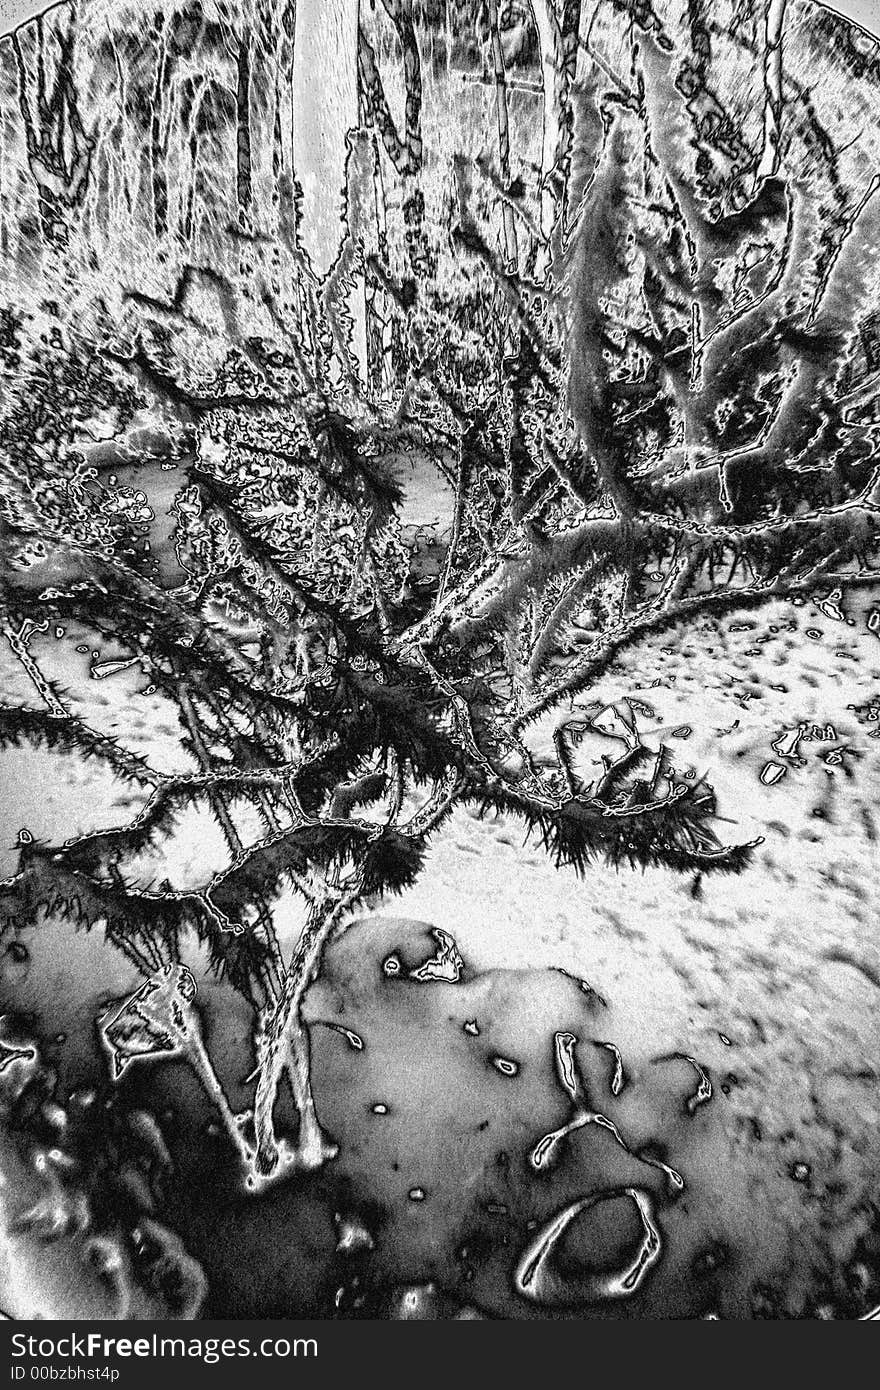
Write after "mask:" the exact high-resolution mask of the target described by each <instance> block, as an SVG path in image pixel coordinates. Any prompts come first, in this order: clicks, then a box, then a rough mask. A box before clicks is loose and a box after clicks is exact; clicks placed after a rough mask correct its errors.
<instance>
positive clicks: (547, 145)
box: [530, 0, 568, 283]
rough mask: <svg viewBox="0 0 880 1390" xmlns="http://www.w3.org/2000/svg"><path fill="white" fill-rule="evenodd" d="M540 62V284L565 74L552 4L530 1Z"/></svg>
mask: <svg viewBox="0 0 880 1390" xmlns="http://www.w3.org/2000/svg"><path fill="white" fill-rule="evenodd" d="M530 4H531V7H532V14H533V15H534V18H535V28H536V29H537V31H538V48H539V51H540V59H541V80H542V84H543V88H544V116H543V124H542V128H541V246H540V247H539V248H538V256H537V260H536V263H535V276H536V279H537V280H538V282H539V283H540V282H542V281H543V280H544V279H545V278H546V275H547V272H548V270H549V268H550V242H551V238H552V236H553V230H554V228H555V226H556V219H557V217H558V215H559V209H560V205H561V180H562V166H563V164H564V161H565V158H566V155H567V152H568V145H567V130H568V72H567V65H566V55H565V46H564V43H563V37H562V27H561V25H560V23H559V19H558V17H557V14H556V10H555V8H554V0H530Z"/></svg>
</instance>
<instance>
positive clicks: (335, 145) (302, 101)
mask: <svg viewBox="0 0 880 1390" xmlns="http://www.w3.org/2000/svg"><path fill="white" fill-rule="evenodd" d="M358 5H359V0H299V3H298V4H297V7H296V29H295V36H294V47H293V165H294V172H295V174H296V177H297V179H298V181H299V184H300V187H301V189H302V220H301V223H300V240H301V243H302V246H303V248H304V250H305V251H306V252H307V253H308V255H309V258H310V260H311V262H312V266H313V267H314V270H315V272H316V274H317V275H319V276H323V275H325V274H326V273H327V271H328V270H329V268H330V266H331V265H332V264H333V262H334V261H335V259H336V256H337V254H338V251H339V247H340V245H341V243H342V239H343V236H344V232H345V226H344V219H343V198H344V190H345V162H346V156H347V146H346V136H347V134H348V132H349V131H350V130H352V129H354V128H355V127H356V126H357V124H358V84H357V44H358Z"/></svg>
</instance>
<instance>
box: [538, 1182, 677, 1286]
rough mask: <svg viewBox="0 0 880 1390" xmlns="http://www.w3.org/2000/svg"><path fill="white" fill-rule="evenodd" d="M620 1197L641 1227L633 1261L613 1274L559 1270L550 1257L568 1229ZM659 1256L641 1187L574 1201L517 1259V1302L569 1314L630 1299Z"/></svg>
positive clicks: (656, 1236)
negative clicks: (631, 1207)
mask: <svg viewBox="0 0 880 1390" xmlns="http://www.w3.org/2000/svg"><path fill="white" fill-rule="evenodd" d="M620 1197H628V1198H629V1199H630V1200H631V1201H632V1202H633V1203H634V1204H635V1208H636V1211H637V1213H638V1216H639V1220H640V1222H641V1227H642V1235H641V1239H640V1240H639V1243H638V1246H637V1248H636V1250H635V1251H634V1253H633V1255H632V1257H631V1258H630V1259H629V1260H627V1261H626V1263H625V1264H623V1265H622V1266H621V1267H620V1268H619V1269H616V1270H593V1269H584V1270H582V1271H580V1272H579V1273H577V1274H571V1273H562V1272H561V1271H559V1270H557V1269H556V1268H555V1267H554V1264H553V1257H554V1255H555V1253H556V1248H557V1246H558V1245H559V1242H560V1241H561V1239H562V1237H563V1236H564V1234H565V1232H566V1231H567V1230H568V1229H569V1227H570V1226H571V1225H572V1223H573V1222H574V1221H576V1220H577V1218H578V1217H579V1216H582V1215H583V1214H584V1213H585V1212H588V1211H592V1210H593V1209H594V1208H595V1207H598V1206H599V1205H600V1204H602V1203H603V1202H610V1201H614V1200H616V1199H618V1198H620ZM662 1251H663V1242H662V1240H661V1237H660V1231H659V1229H658V1228H657V1226H656V1225H655V1221H654V1213H653V1207H652V1204H651V1198H650V1196H649V1194H648V1193H647V1192H645V1191H644V1190H643V1189H642V1188H639V1187H624V1188H610V1189H608V1190H607V1191H605V1192H596V1193H591V1194H590V1195H589V1196H586V1197H580V1198H578V1200H577V1201H575V1202H572V1203H571V1205H570V1206H567V1207H565V1208H564V1209H563V1210H562V1211H561V1212H559V1213H558V1214H557V1215H556V1216H554V1217H552V1218H551V1220H550V1221H549V1222H547V1223H546V1224H545V1226H544V1227H543V1228H542V1229H541V1230H540V1231H539V1233H538V1235H537V1236H536V1237H535V1239H534V1240H533V1241H531V1242H530V1244H529V1245H528V1247H527V1248H526V1250H525V1252H524V1254H523V1256H522V1258H521V1259H520V1262H519V1264H518V1265H517V1269H516V1274H515V1276H514V1286H515V1288H516V1291H517V1293H518V1294H520V1295H521V1297H523V1298H527V1299H528V1300H529V1301H530V1302H531V1303H537V1304H540V1305H541V1306H542V1307H545V1308H571V1307H577V1306H578V1305H580V1304H585V1303H598V1302H604V1301H605V1300H607V1299H616V1298H630V1297H631V1296H632V1295H633V1294H634V1293H636V1292H637V1291H638V1289H639V1288H640V1287H641V1285H642V1283H643V1282H644V1280H645V1278H646V1277H647V1275H648V1274H649V1272H650V1271H651V1270H652V1269H653V1267H654V1266H655V1265H656V1264H657V1262H658V1260H659V1259H660V1256H661V1254H662Z"/></svg>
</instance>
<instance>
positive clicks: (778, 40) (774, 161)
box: [756, 0, 786, 183]
mask: <svg viewBox="0 0 880 1390" xmlns="http://www.w3.org/2000/svg"><path fill="white" fill-rule="evenodd" d="M785 3H786V0H766V16H765V28H764V42H765V48H764V143H763V148H762V150H761V158H760V161H759V163H758V169H757V174H756V182H758V183H760V181H761V180H762V179H765V178H772V177H773V176H774V175H775V174H776V172H777V170H778V169H779V154H780V151H779V139H780V136H781V133H782V31H783V27H784V24H785Z"/></svg>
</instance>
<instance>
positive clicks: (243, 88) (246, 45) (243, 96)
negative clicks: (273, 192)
mask: <svg viewBox="0 0 880 1390" xmlns="http://www.w3.org/2000/svg"><path fill="white" fill-rule="evenodd" d="M235 67H236V84H235V112H236V117H235V196H236V200H237V202H238V214H239V218H240V219H246V217H247V215H248V213H249V212H250V208H251V200H252V196H253V193H252V188H251V38H250V33H249V31H248V30H247V29H245V30H243V32H242V35H241V39H240V40H239V44H238V53H237V55H236V64H235Z"/></svg>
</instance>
